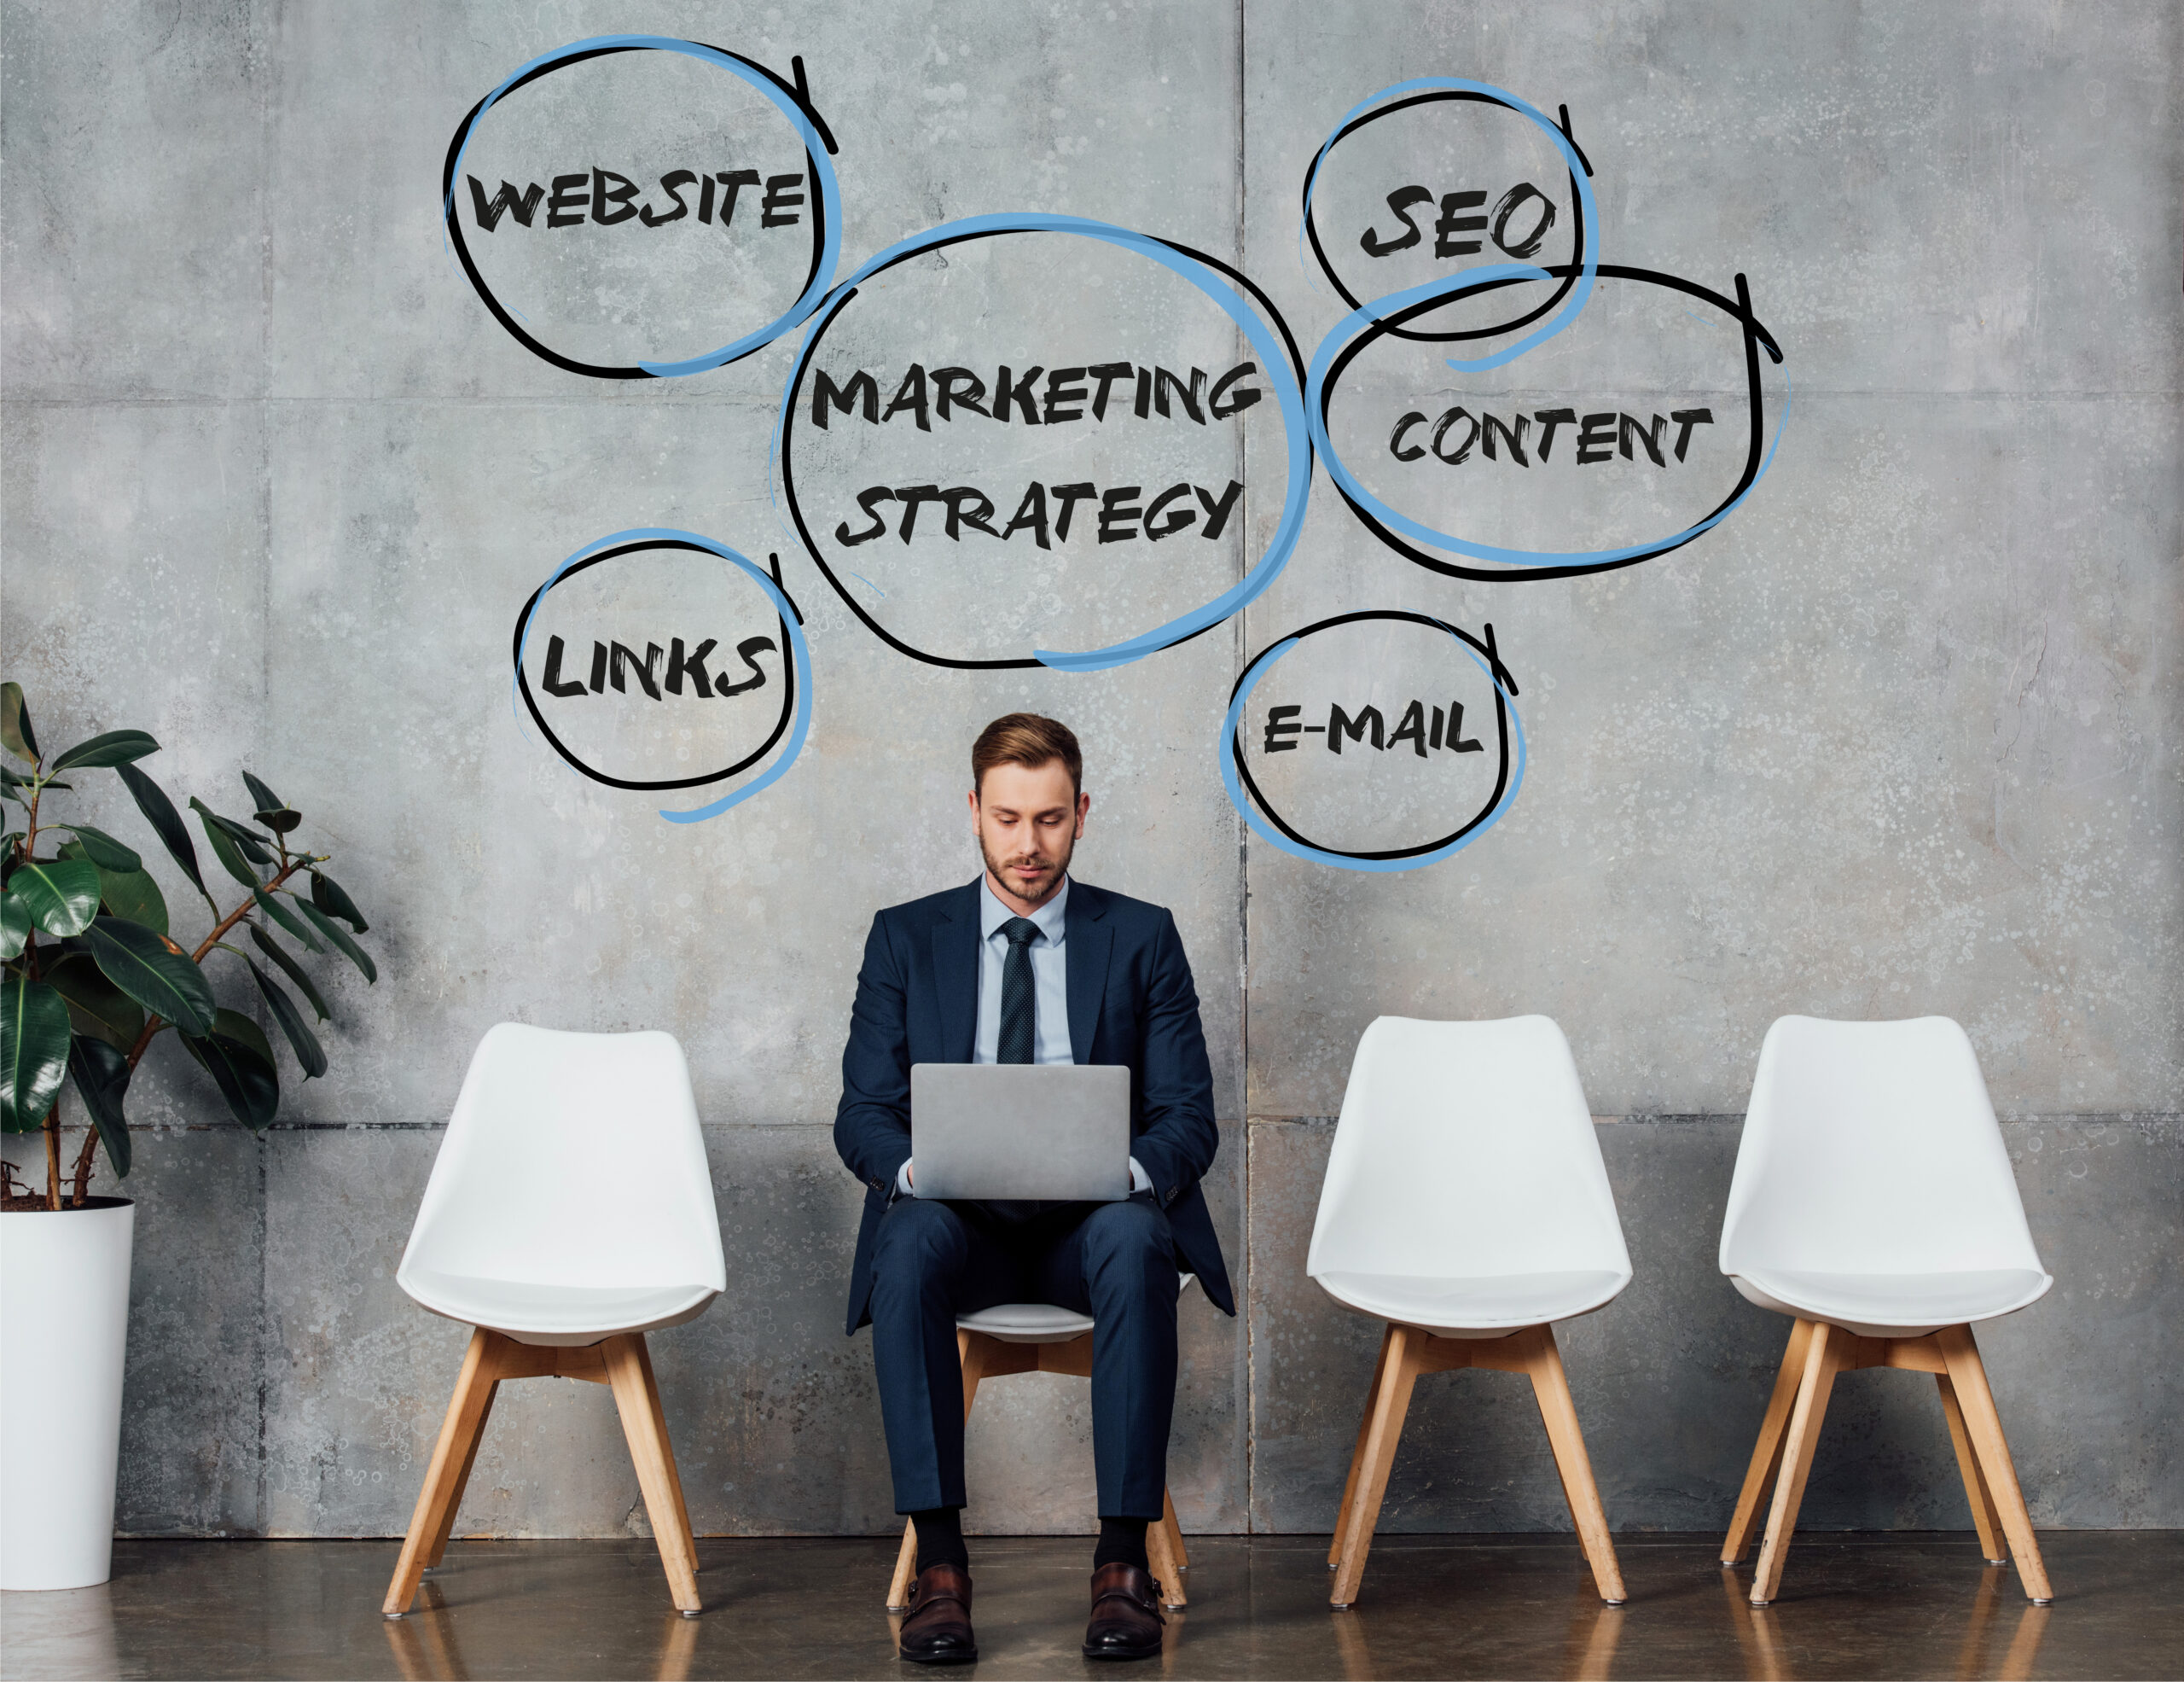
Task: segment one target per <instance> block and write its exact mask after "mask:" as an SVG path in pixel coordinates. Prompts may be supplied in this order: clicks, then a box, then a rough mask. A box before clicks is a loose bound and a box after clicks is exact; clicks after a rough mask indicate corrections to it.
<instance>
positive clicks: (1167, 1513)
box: [1160, 1485, 1191, 1571]
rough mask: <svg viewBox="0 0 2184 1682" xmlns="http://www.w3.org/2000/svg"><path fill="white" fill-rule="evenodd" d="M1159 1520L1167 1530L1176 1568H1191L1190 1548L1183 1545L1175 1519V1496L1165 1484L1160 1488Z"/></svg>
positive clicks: (1181, 1534) (1169, 1549)
mask: <svg viewBox="0 0 2184 1682" xmlns="http://www.w3.org/2000/svg"><path fill="white" fill-rule="evenodd" d="M1160 1522H1161V1523H1162V1525H1164V1526H1165V1527H1166V1529H1167V1532H1168V1551H1169V1552H1170V1553H1172V1554H1173V1555H1175V1557H1176V1569H1177V1570H1179V1571H1188V1570H1189V1569H1191V1556H1190V1550H1189V1549H1188V1548H1186V1547H1185V1546H1184V1545H1183V1527H1182V1525H1181V1524H1179V1523H1177V1522H1176V1497H1175V1495H1174V1493H1173V1492H1171V1491H1170V1489H1168V1487H1166V1486H1165V1485H1163V1486H1162V1487H1161V1490H1160Z"/></svg>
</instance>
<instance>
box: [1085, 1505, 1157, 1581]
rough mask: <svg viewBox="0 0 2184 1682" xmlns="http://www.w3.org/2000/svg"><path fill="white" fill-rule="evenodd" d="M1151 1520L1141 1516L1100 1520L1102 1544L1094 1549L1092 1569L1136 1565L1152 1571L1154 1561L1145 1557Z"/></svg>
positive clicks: (1142, 1569)
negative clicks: (1146, 1532) (1147, 1530)
mask: <svg viewBox="0 0 2184 1682" xmlns="http://www.w3.org/2000/svg"><path fill="white" fill-rule="evenodd" d="M1147 1522H1149V1521H1147V1520H1146V1519H1141V1518H1103V1519H1101V1521H1100V1545H1099V1546H1098V1547H1096V1548H1095V1549H1093V1551H1092V1569H1094V1570H1095V1571H1097V1570H1098V1569H1100V1568H1101V1566H1102V1565H1135V1566H1136V1567H1137V1569H1139V1570H1141V1571H1150V1570H1151V1569H1153V1563H1152V1561H1150V1560H1149V1559H1147V1557H1145V1527H1146V1525H1147Z"/></svg>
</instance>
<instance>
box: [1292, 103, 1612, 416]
mask: <svg viewBox="0 0 2184 1682" xmlns="http://www.w3.org/2000/svg"><path fill="white" fill-rule="evenodd" d="M1420 90H1443V91H1448V92H1455V93H1468V94H1476V95H1478V96H1481V97H1483V98H1485V99H1488V100H1490V101H1492V102H1495V103H1496V104H1498V105H1502V106H1504V107H1506V108H1507V109H1509V110H1512V111H1514V112H1515V113H1517V114H1518V115H1519V116H1520V117H1523V118H1525V119H1527V120H1529V121H1530V122H1531V124H1532V125H1534V126H1535V127H1536V128H1537V129H1538V130H1539V131H1540V132H1541V133H1542V134H1544V135H1545V136H1546V137H1548V139H1549V140H1552V141H1553V142H1554V145H1555V149H1556V150H1557V151H1559V152H1560V153H1561V154H1562V157H1563V160H1564V161H1565V163H1566V164H1567V165H1568V166H1569V168H1570V180H1571V185H1572V186H1573V187H1575V188H1576V189H1577V201H1578V204H1579V207H1580V212H1581V215H1582V218H1583V220H1582V223H1581V224H1580V225H1581V226H1586V227H1591V228H1595V229H1597V228H1598V227H1599V226H1600V207H1599V206H1598V205H1597V204H1595V203H1594V201H1593V183H1592V172H1591V170H1590V169H1589V168H1588V167H1587V166H1586V163H1585V160H1583V158H1581V157H1579V156H1578V155H1577V148H1576V147H1575V146H1572V145H1571V143H1570V137H1569V136H1568V135H1566V134H1565V133H1563V132H1562V131H1561V130H1560V128H1559V127H1557V126H1556V125H1555V123H1554V119H1552V118H1550V117H1549V116H1548V114H1547V113H1545V112H1543V111H1541V110H1540V109H1538V108H1536V107H1535V106H1533V105H1531V104H1530V103H1528V102H1526V101H1524V100H1521V99H1519V98H1518V97H1517V96H1516V95H1514V94H1513V93H1510V92H1508V91H1507V90H1505V89H1502V88H1497V87H1495V86H1493V85H1492V84H1490V83H1486V82H1473V81H1471V80H1469V79H1467V78H1465V77H1461V76H1417V77H1414V78H1412V79H1410V80H1409V81H1408V82H1397V83H1396V84H1394V85H1393V86H1392V87H1385V88H1382V89H1381V90H1380V92H1378V93H1376V94H1374V96H1372V97H1371V98H1369V99H1365V100H1361V101H1360V102H1358V103H1356V105H1353V106H1352V107H1350V109H1349V110H1348V111H1346V112H1345V113H1343V118H1342V120H1341V121H1340V122H1339V123H1337V124H1336V125H1334V127H1333V129H1332V130H1330V131H1328V133H1327V138H1326V139H1325V140H1323V141H1321V143H1320V149H1319V150H1318V151H1316V152H1315V153H1314V154H1312V165H1311V168H1310V170H1308V171H1307V172H1305V176H1304V209H1303V211H1302V212H1300V214H1299V215H1298V222H1297V245H1298V252H1299V260H1300V261H1301V260H1302V257H1301V253H1302V252H1303V249H1304V223H1305V220H1306V218H1309V217H1310V215H1311V213H1312V189H1313V187H1314V186H1315V185H1316V183H1317V181H1318V179H1319V172H1320V165H1321V163H1322V162H1323V161H1324V160H1326V158H1327V153H1328V151H1329V149H1330V148H1333V145H1334V143H1335V142H1337V141H1338V140H1339V139H1341V138H1342V131H1344V130H1345V128H1347V127H1348V126H1349V125H1350V122H1351V120H1352V119H1355V118H1356V117H1358V116H1360V115H1361V114H1362V113H1364V112H1365V111H1367V110H1368V109H1369V108H1372V107H1373V106H1374V105H1377V104H1379V103H1380V101H1382V100H1384V99H1386V98H1389V97H1391V96H1393V95H1396V94H1407V93H1414V92H1418V91H1420ZM1583 249H1584V260H1583V263H1582V264H1581V265H1580V266H1579V270H1578V276H1577V287H1576V288H1574V289H1573V290H1572V291H1571V294H1570V297H1569V300H1568V301H1567V302H1565V304H1564V305H1563V306H1562V308H1561V310H1560V311H1559V312H1558V313H1557V314H1556V315H1555V317H1554V319H1553V320H1552V321H1550V322H1548V324H1547V325H1546V326H1544V327H1542V328H1541V329H1539V330H1538V331H1537V332H1536V333H1530V334H1527V335H1525V337H1523V338H1522V339H1519V340H1517V342H1516V343H1515V344H1513V345H1512V346H1509V347H1508V348H1507V349H1506V350H1502V351H1496V352H1495V353H1494V354H1493V355H1492V356H1489V357H1449V358H1447V361H1448V364H1449V367H1451V368H1453V369H1455V370H1456V371H1457V372H1458V373H1460V374H1484V373H1485V372H1486V371H1487V370H1489V369H1494V368H1499V367H1501V366H1502V364H1504V363H1506V362H1510V361H1513V360H1514V359H1515V358H1518V357H1520V356H1522V355H1523V354H1524V353H1525V352H1526V351H1528V350H1530V349H1531V347H1532V346H1535V345H1537V344H1541V343H1542V342H1544V341H1545V340H1548V339H1552V338H1553V337H1554V335H1556V334H1558V333H1560V332H1561V331H1562V330H1563V329H1565V328H1566V327H1568V326H1569V325H1570V324H1571V323H1572V322H1574V321H1576V320H1577V317H1578V315H1579V314H1580V312H1582V311H1583V309H1584V307H1585V305H1586V303H1587V302H1588V300H1590V299H1591V297H1592V295H1593V276H1594V272H1595V271H1597V270H1598V269H1599V267H1600V247H1599V241H1598V238H1597V236H1595V238H1594V240H1593V241H1591V242H1587V243H1585V245H1584V247H1583ZM1512 267H1516V268H1519V269H1524V270H1525V271H1527V272H1528V275H1529V274H1530V273H1536V272H1540V271H1532V270H1531V267H1530V265H1507V264H1495V265H1489V266H1488V267H1485V268H1479V269H1467V270H1465V271H1462V272H1461V274H1458V275H1452V276H1449V281H1450V282H1462V281H1467V280H1484V279H1489V278H1492V277H1496V276H1505V275H1507V273H1508V272H1509V271H1510V269H1511V268H1512ZM1337 284H1338V285H1339V284H1340V282H1339V281H1338V282H1337ZM1442 284H1444V282H1439V281H1430V282H1427V283H1426V287H1413V288H1410V289H1409V291H1406V292H1399V293H1391V294H1389V295H1388V296H1386V297H1385V298H1380V299H1377V300H1374V301H1372V302H1370V303H1368V304H1365V305H1363V306H1361V307H1360V308H1359V309H1357V310H1356V311H1353V312H1352V314H1351V316H1350V317H1349V318H1348V319H1345V321H1344V323H1343V324H1342V326H1341V327H1339V328H1337V329H1335V331H1336V332H1337V333H1340V332H1343V331H1344V330H1345V329H1347V328H1349V326H1350V321H1352V320H1355V319H1356V317H1358V316H1363V317H1366V318H1367V320H1368V321H1370V320H1372V319H1374V313H1373V312H1374V311H1376V310H1378V309H1380V306H1382V305H1384V304H1398V305H1399V304H1400V303H1401V302H1402V301H1403V300H1409V301H1411V302H1416V301H1418V298H1419V295H1420V294H1422V293H1424V292H1426V290H1427V288H1431V287H1434V286H1439V285H1442ZM1330 336H1332V335H1330ZM1325 348H1326V347H1325V346H1321V349H1322V350H1323V351H1324V350H1325ZM1319 360H1320V359H1319V358H1318V357H1314V358H1313V359H1312V361H1313V365H1314V366H1315V367H1317V366H1318V365H1319Z"/></svg>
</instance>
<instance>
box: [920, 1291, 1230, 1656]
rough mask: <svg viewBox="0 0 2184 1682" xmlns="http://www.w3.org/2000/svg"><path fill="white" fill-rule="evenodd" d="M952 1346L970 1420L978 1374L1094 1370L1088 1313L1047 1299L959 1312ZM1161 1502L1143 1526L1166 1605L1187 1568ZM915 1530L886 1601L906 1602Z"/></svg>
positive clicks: (1179, 1592)
mask: <svg viewBox="0 0 2184 1682" xmlns="http://www.w3.org/2000/svg"><path fill="white" fill-rule="evenodd" d="M1196 1278H1198V1275H1197V1274H1195V1273H1186V1274H1184V1275H1183V1276H1182V1282H1181V1283H1179V1284H1178V1286H1177V1287H1176V1293H1177V1295H1181V1294H1182V1292H1184V1291H1187V1290H1188V1289H1190V1288H1191V1284H1192V1282H1193V1281H1194V1280H1195V1279H1196ZM956 1354H957V1356H958V1357H959V1358H960V1359H961V1361H962V1365H963V1420H964V1423H966V1424H968V1423H970V1418H971V1403H972V1401H973V1400H974V1399H975V1398H976V1397H977V1395H978V1394H979V1380H981V1379H985V1378H1002V1377H1005V1376H1008V1374H1010V1373H1014V1372H1064V1373H1068V1374H1070V1375H1071V1376H1074V1377H1077V1378H1089V1377H1090V1376H1092V1317H1091V1316H1090V1315H1089V1314H1080V1313H1078V1312H1077V1311H1076V1310H1075V1309H1073V1308H1058V1307H1055V1306H1054V1304H1053V1303H1051V1302H1005V1303H1002V1304H1001V1305H1000V1306H999V1307H993V1308H980V1309H979V1310H977V1311H976V1312H973V1313H969V1314H958V1315H957V1316H956ZM1160 1504H1161V1505H1162V1507H1163V1508H1164V1509H1165V1511H1164V1513H1163V1514H1162V1516H1161V1519H1160V1522H1159V1523H1158V1524H1149V1525H1147V1527H1146V1528H1145V1551H1146V1554H1147V1557H1148V1558H1149V1559H1150V1560H1151V1561H1152V1564H1153V1573H1152V1574H1153V1579H1154V1580H1155V1581H1157V1582H1158V1583H1159V1585H1160V1590H1161V1597H1162V1598H1161V1604H1163V1605H1164V1606H1166V1607H1167V1608H1168V1609H1170V1611H1173V1610H1175V1609H1176V1608H1178V1607H1181V1606H1183V1605H1186V1604H1188V1596H1187V1595H1186V1594H1185V1593H1184V1592H1183V1579H1182V1574H1183V1573H1184V1572H1185V1571H1188V1570H1189V1569H1190V1564H1191V1561H1190V1555H1189V1554H1188V1553H1187V1552H1185V1551H1184V1550H1183V1532H1182V1526H1181V1525H1179V1524H1177V1523H1176V1498H1175V1497H1174V1496H1173V1495H1170V1493H1168V1492H1167V1491H1166V1490H1165V1489H1164V1490H1162V1491H1161V1492H1160ZM917 1557H918V1531H917V1521H916V1520H915V1519H905V1520H904V1521H903V1545H902V1549H901V1551H899V1552H898V1553H897V1555H896V1556H895V1574H894V1576H893V1577H892V1579H890V1580H889V1581H888V1584H887V1609H888V1610H889V1611H891V1612H903V1611H907V1610H909V1598H910V1582H911V1580H912V1579H913V1578H915V1576H916V1575H917Z"/></svg>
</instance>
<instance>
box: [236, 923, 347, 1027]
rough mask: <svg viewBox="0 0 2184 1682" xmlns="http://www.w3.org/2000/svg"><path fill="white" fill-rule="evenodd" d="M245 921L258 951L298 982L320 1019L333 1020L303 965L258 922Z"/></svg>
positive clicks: (331, 1013) (299, 987)
mask: <svg viewBox="0 0 2184 1682" xmlns="http://www.w3.org/2000/svg"><path fill="white" fill-rule="evenodd" d="M245 923H246V926H247V928H249V930H250V938H251V939H252V940H255V941H256V942H257V943H258V951H260V952H264V954H265V955H266V957H270V958H271V959H272V960H273V961H274V963H277V964H279V965H280V966H281V968H282V969H283V970H284V971H286V972H287V974H288V979H289V980H290V981H293V982H294V983H295V984H296V988H297V991H299V992H301V993H302V994H303V996H304V997H305V998H308V999H309V1000H310V1001H311V1009H312V1010H316V1011H317V1012H318V1019H319V1021H322V1022H330V1021H333V1020H334V1013H333V1012H332V1011H331V1010H328V1009H327V1008H326V1001H325V1000H324V999H323V998H320V997H319V994H318V989H317V987H315V986H313V985H312V983H311V977H310V976H309V975H307V974H305V970H304V967H303V965H302V964H300V963H297V962H296V961H295V959H294V958H293V957H289V956H288V951H287V949H286V948H285V947H283V946H282V945H281V944H280V943H279V942H278V941H276V940H274V938H273V937H272V936H271V935H270V934H267V933H266V932H265V931H264V929H262V928H259V927H258V925H257V924H256V923H254V922H249V921H248V920H247V919H246V920H245Z"/></svg>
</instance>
